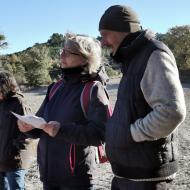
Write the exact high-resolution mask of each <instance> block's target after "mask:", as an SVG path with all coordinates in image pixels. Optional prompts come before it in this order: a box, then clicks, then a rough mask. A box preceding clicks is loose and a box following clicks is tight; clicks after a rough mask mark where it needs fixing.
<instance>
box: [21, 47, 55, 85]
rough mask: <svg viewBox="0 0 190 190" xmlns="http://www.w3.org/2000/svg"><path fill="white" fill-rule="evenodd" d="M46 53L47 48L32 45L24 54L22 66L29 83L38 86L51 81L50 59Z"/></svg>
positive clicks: (47, 51)
mask: <svg viewBox="0 0 190 190" xmlns="http://www.w3.org/2000/svg"><path fill="white" fill-rule="evenodd" d="M48 53H49V50H48V48H47V47H45V46H43V47H41V48H40V49H39V48H36V47H33V48H31V49H30V51H29V52H27V54H25V56H24V66H25V71H26V79H27V82H28V84H29V85H31V86H39V85H43V84H48V83H50V82H51V78H50V75H49V69H50V66H51V59H50V58H49V55H48Z"/></svg>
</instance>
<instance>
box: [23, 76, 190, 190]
mask: <svg viewBox="0 0 190 190" xmlns="http://www.w3.org/2000/svg"><path fill="white" fill-rule="evenodd" d="M183 86H184V92H185V99H186V105H187V117H186V120H185V121H184V123H183V124H182V125H181V126H180V128H179V172H178V174H177V177H176V179H175V181H174V182H173V183H172V187H171V189H170V190H190V171H189V168H190V146H189V145H190V99H189V98H190V84H183ZM117 87H118V79H111V82H110V84H109V85H108V92H109V95H110V100H111V104H112V105H113V106H114V104H115V100H116V93H117ZM45 92H46V88H42V89H40V90H39V89H36V90H32V91H30V92H27V93H25V96H26V98H27V100H28V102H30V106H31V107H32V111H33V113H35V112H36V110H37V109H38V107H39V105H40V104H41V102H42V100H43V98H44V94H45ZM112 177H113V174H112V172H111V168H110V165H109V164H101V165H99V166H98V168H97V176H95V180H94V184H95V186H96V188H97V190H108V189H110V183H111V179H112ZM26 190H42V184H41V182H40V180H39V174H38V169H37V166H36V161H34V163H33V165H32V166H31V168H30V169H29V172H28V174H27V176H26Z"/></svg>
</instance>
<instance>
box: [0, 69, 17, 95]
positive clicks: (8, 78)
mask: <svg viewBox="0 0 190 190" xmlns="http://www.w3.org/2000/svg"><path fill="white" fill-rule="evenodd" d="M17 91H19V87H18V85H17V82H16V80H15V78H14V76H13V75H12V74H11V73H10V72H8V71H0V92H1V93H2V94H3V96H4V97H5V98H6V97H8V96H9V95H10V94H12V93H16V92H17Z"/></svg>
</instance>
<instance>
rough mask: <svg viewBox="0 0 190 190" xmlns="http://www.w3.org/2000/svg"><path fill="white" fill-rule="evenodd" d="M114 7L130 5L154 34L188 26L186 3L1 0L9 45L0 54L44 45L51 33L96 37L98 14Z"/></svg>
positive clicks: (0, 28) (0, 21)
mask: <svg viewBox="0 0 190 190" xmlns="http://www.w3.org/2000/svg"><path fill="white" fill-rule="evenodd" d="M115 4H123V5H124V4H126V5H129V6H131V7H132V8H133V9H134V10H135V11H136V12H137V13H138V15H139V18H140V21H141V24H142V26H143V28H149V29H152V30H153V31H154V32H159V33H166V32H167V31H168V29H169V28H171V27H174V26H181V25H190V1H189V0H175V1H174V0H157V1H156V0H155V1H154V0H127V1H124V0H118V1H116V0H0V5H1V8H0V33H3V34H4V35H5V36H6V38H7V41H8V43H9V46H8V48H6V49H3V50H2V49H1V54H6V53H13V52H18V51H21V50H24V49H26V48H28V47H30V46H33V45H34V44H35V43H42V42H46V41H47V40H48V39H49V37H50V36H51V35H52V34H53V33H63V34H64V33H65V32H67V31H72V32H75V33H86V34H89V35H91V36H94V37H97V36H98V35H99V32H98V22H99V19H100V17H101V15H102V14H103V13H104V11H105V10H106V9H107V8H108V7H109V6H111V5H115Z"/></svg>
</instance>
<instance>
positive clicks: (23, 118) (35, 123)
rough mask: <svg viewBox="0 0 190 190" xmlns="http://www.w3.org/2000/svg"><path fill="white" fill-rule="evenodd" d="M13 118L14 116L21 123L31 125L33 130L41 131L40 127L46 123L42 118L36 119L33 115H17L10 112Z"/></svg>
mask: <svg viewBox="0 0 190 190" xmlns="http://www.w3.org/2000/svg"><path fill="white" fill-rule="evenodd" d="M11 113H12V114H13V115H14V116H16V117H17V118H18V119H20V120H21V121H23V122H25V123H27V124H30V125H32V126H33V127H35V128H38V129H41V127H40V126H41V125H42V124H45V123H47V122H46V121H45V120H44V119H43V118H42V117H37V116H35V115H19V114H17V113H14V112H11Z"/></svg>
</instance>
